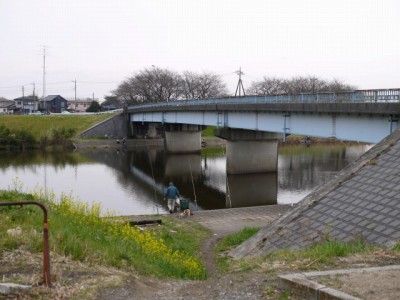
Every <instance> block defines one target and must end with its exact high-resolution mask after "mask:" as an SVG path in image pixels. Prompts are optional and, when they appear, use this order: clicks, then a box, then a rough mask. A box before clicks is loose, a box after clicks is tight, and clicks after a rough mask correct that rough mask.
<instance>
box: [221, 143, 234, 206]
mask: <svg viewBox="0 0 400 300" xmlns="http://www.w3.org/2000/svg"><path fill="white" fill-rule="evenodd" d="M222 152H223V154H224V155H225V159H226V152H225V148H222ZM226 195H227V196H228V201H229V207H230V208H232V200H231V189H230V188H229V176H228V174H226Z"/></svg>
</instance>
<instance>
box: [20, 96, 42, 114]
mask: <svg viewBox="0 0 400 300" xmlns="http://www.w3.org/2000/svg"><path fill="white" fill-rule="evenodd" d="M14 104H15V112H17V113H21V114H30V113H34V112H37V111H38V108H39V101H38V98H37V97H33V96H26V97H19V98H16V99H14Z"/></svg>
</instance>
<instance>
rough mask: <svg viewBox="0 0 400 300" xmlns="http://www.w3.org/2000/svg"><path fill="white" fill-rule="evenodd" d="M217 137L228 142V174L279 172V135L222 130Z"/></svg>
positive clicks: (240, 130) (263, 132) (229, 129)
mask: <svg viewBox="0 0 400 300" xmlns="http://www.w3.org/2000/svg"><path fill="white" fill-rule="evenodd" d="M215 135H216V136H218V137H220V138H222V139H224V140H226V141H227V142H226V172H227V173H228V174H251V173H265V172H276V171H277V170H278V167H277V166H278V139H279V138H280V137H281V134H279V133H273V132H265V131H254V130H244V129H231V128H220V129H217V130H216V132H215Z"/></svg>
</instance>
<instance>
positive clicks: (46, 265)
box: [0, 201, 51, 287]
mask: <svg viewBox="0 0 400 300" xmlns="http://www.w3.org/2000/svg"><path fill="white" fill-rule="evenodd" d="M23 205H37V206H39V207H40V208H41V209H42V210H43V283H44V284H45V285H46V286H47V287H51V278H50V254H49V228H48V224H47V209H46V207H45V206H44V205H43V204H41V203H39V202H36V201H18V202H0V206H23Z"/></svg>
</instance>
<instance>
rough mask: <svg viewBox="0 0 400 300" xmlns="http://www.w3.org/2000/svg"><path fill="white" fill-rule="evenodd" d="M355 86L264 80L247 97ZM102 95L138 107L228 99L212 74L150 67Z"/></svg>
mask: <svg viewBox="0 0 400 300" xmlns="http://www.w3.org/2000/svg"><path fill="white" fill-rule="evenodd" d="M355 89H356V87H355V86H352V85H349V84H346V83H345V82H342V81H340V80H337V79H333V80H324V79H322V78H318V77H316V76H297V77H292V78H289V79H285V78H277V77H264V78H263V79H262V80H259V81H253V82H251V84H250V86H249V88H247V90H246V94H247V95H278V94H300V93H323V92H343V91H351V90H355ZM111 93H112V95H110V96H106V97H105V99H106V101H105V102H103V104H117V103H119V104H121V103H122V104H127V105H132V104H141V103H152V102H162V101H173V100H186V99H205V98H219V97H227V96H230V95H229V93H228V90H227V86H226V83H225V82H223V80H222V78H221V76H220V75H218V74H215V73H213V72H202V73H198V72H192V71H184V72H182V73H178V72H175V71H171V70H169V69H166V68H159V67H154V66H153V67H150V68H145V69H143V70H140V71H138V72H136V73H134V74H133V75H131V76H130V77H128V78H127V79H125V80H124V81H122V82H121V83H120V84H119V85H118V87H117V88H116V89H115V90H113V91H112V92H111Z"/></svg>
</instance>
